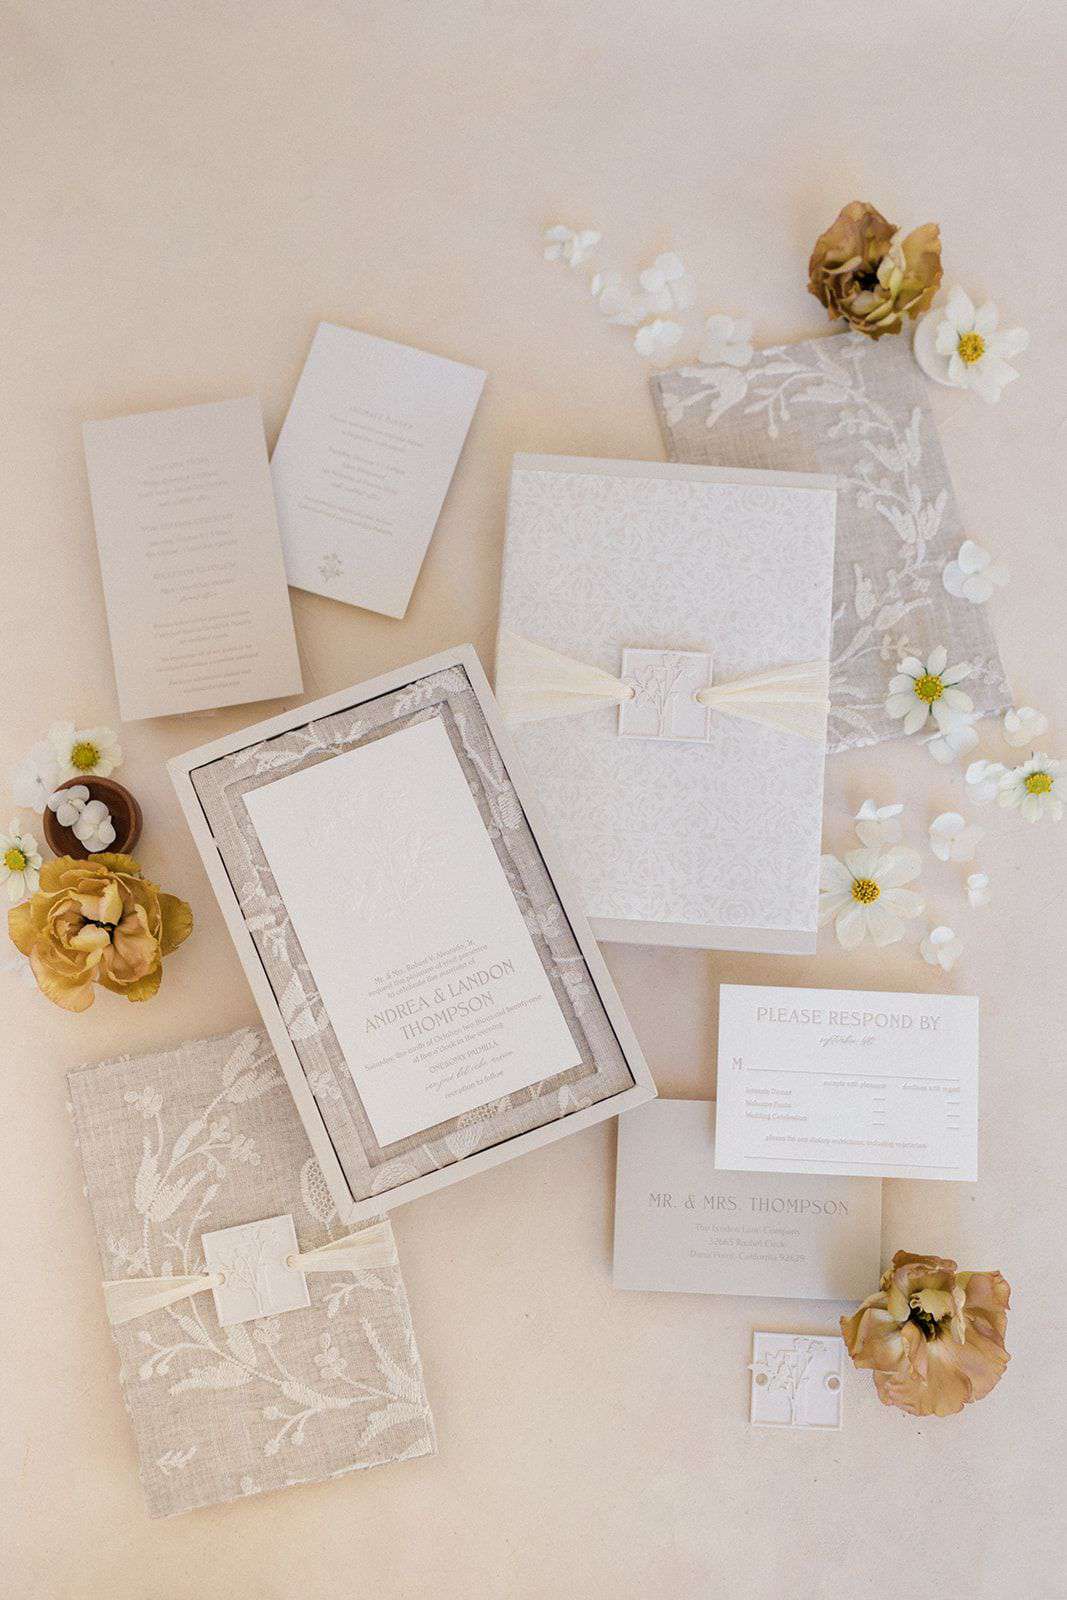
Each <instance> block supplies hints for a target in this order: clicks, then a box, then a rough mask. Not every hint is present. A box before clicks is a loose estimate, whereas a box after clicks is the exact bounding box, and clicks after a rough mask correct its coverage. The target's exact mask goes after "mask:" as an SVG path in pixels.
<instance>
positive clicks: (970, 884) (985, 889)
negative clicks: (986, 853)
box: [967, 872, 992, 908]
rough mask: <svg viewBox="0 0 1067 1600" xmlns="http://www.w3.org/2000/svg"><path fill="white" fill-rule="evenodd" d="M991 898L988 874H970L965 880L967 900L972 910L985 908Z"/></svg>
mask: <svg viewBox="0 0 1067 1600" xmlns="http://www.w3.org/2000/svg"><path fill="white" fill-rule="evenodd" d="M991 897H992V890H991V889H990V887H989V874H988V872H972V873H970V874H969V876H968V878H967V899H968V901H969V903H970V905H971V906H972V907H974V908H977V907H978V906H987V905H988V904H989V901H990V899H991Z"/></svg>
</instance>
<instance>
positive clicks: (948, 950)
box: [919, 924, 963, 972]
mask: <svg viewBox="0 0 1067 1600" xmlns="http://www.w3.org/2000/svg"><path fill="white" fill-rule="evenodd" d="M919 949H920V950H921V951H922V955H923V960H924V961H928V962H929V963H930V965H931V966H932V967H940V968H941V969H942V971H944V972H951V971H952V968H953V967H954V966H955V965H956V962H957V961H958V960H959V958H960V956H961V955H962V954H963V943H962V940H960V939H959V938H958V937H957V935H956V934H955V933H953V931H952V929H951V928H946V927H945V926H944V924H942V925H941V926H940V927H939V928H931V929H930V932H929V933H928V934H927V935H926V938H925V939H924V940H923V942H922V944H921V945H920V946H919Z"/></svg>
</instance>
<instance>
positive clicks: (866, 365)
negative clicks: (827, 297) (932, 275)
mask: <svg viewBox="0 0 1067 1600" xmlns="http://www.w3.org/2000/svg"><path fill="white" fill-rule="evenodd" d="M651 382H652V395H653V398H654V400H655V402H656V408H657V410H658V412H659V418H660V424H661V426H662V429H663V433H664V437H665V439H666V443H667V451H668V454H669V455H670V458H671V460H672V461H684V462H689V463H696V464H700V465H706V466H724V467H763V468H773V469H776V470H785V471H800V472H825V473H833V474H834V475H835V477H836V478H837V480H838V497H837V502H838V503H837V553H836V558H835V562H834V613H833V645H832V649H831V658H830V702H831V708H830V719H829V727H828V737H827V749H828V750H829V751H830V752H833V751H837V750H849V749H852V748H854V747H856V746H859V745H868V744H878V743H880V742H881V741H882V740H883V739H897V738H900V737H901V723H900V722H899V721H894V720H893V719H892V718H890V717H887V716H886V713H885V698H886V691H887V688H888V684H889V680H890V678H891V677H892V675H893V671H894V668H895V667H896V664H897V662H898V661H899V660H900V659H901V658H902V657H903V656H906V655H917V656H921V657H922V658H923V659H924V660H925V658H926V656H927V655H928V654H929V653H930V651H931V650H932V649H934V648H935V647H936V646H937V645H941V644H943V645H945V647H946V648H947V650H948V653H949V661H950V662H952V663H956V662H960V661H969V662H970V663H971V664H972V666H973V668H974V671H973V672H972V674H971V676H970V677H969V678H968V679H967V681H966V683H965V684H964V685H963V687H964V688H965V689H966V691H967V693H968V694H969V695H970V696H971V698H972V700H973V701H974V705H975V710H976V711H979V712H983V713H993V712H1000V711H1004V710H1006V709H1007V707H1008V706H1010V705H1011V703H1012V700H1011V691H1010V689H1009V688H1008V684H1007V680H1006V678H1005V676H1004V668H1003V667H1002V665H1001V662H1000V656H999V654H998V653H997V646H996V641H995V639H994V637H993V631H992V628H991V627H990V623H989V619H988V616H987V614H986V610H985V608H984V607H983V606H975V605H972V604H971V603H970V601H969V600H962V599H956V598H955V597H954V596H952V595H950V594H948V593H947V591H946V590H945V588H944V585H943V584H942V582H941V573H942V571H943V570H944V567H945V564H946V563H947V562H948V561H950V560H951V559H952V558H953V557H954V556H955V554H956V552H957V550H958V549H959V547H960V545H961V544H962V543H963V540H964V538H965V537H966V534H965V533H964V532H963V529H962V526H961V522H960V514H959V508H958V506H957V505H956V498H955V495H954V494H953V491H952V483H951V481H950V479H949V476H948V469H947V467H946V465H945V458H944V455H943V453H942V450H941V444H940V440H939V439H938V436H937V429H936V427H935V426H934V419H933V416H932V414H931V411H930V407H929V405H928V403H927V399H926V392H925V388H924V382H923V378H922V375H921V374H920V372H919V369H918V368H917V367H916V365H915V362H914V360H913V359H912V354H911V341H910V338H909V337H905V336H903V335H902V336H901V337H900V338H898V339H880V340H879V341H878V343H877V344H874V343H873V342H872V341H871V340H870V339H866V338H864V336H863V335H862V334H859V333H847V334H838V335H833V336H831V337H829V338H821V339H807V340H804V341H803V342H802V343H799V344H791V345H776V346H774V347H773V348H771V349H767V350H758V351H757V352H756V354H755V355H754V357H753V359H752V363H751V365H750V366H748V367H744V368H738V367H726V366H723V367H700V366H697V367H678V368H677V369H675V370H673V371H670V372H664V373H659V374H657V375H656V376H655V377H654V378H653V379H652V380H651Z"/></svg>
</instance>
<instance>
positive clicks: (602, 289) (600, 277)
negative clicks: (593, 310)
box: [589, 272, 650, 328]
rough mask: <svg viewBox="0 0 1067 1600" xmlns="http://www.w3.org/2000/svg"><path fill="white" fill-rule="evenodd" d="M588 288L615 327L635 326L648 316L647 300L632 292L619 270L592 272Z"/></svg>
mask: <svg viewBox="0 0 1067 1600" xmlns="http://www.w3.org/2000/svg"><path fill="white" fill-rule="evenodd" d="M589 290H590V293H591V294H592V296H593V299H594V300H595V301H596V303H597V305H598V306H599V308H600V310H601V311H602V313H603V314H604V316H605V317H607V319H608V321H609V322H612V323H614V324H615V325H616V327H620V328H636V327H637V326H638V324H639V323H642V322H644V320H645V318H646V317H647V316H648V313H649V310H650V307H649V304H648V302H647V300H646V299H645V297H644V296H643V295H640V294H635V293H634V291H633V290H632V289H631V288H630V285H629V284H628V283H627V282H626V280H625V278H624V277H623V276H622V273H621V272H597V273H594V275H593V277H592V278H591V279H590V282H589Z"/></svg>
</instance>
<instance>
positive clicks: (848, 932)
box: [834, 900, 867, 950]
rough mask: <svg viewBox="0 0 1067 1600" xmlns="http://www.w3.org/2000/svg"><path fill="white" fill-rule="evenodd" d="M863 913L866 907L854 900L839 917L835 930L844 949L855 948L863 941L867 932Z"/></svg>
mask: <svg viewBox="0 0 1067 1600" xmlns="http://www.w3.org/2000/svg"><path fill="white" fill-rule="evenodd" d="M863 913H864V907H863V906H861V905H860V904H859V902H858V901H856V900H853V901H852V903H851V905H849V906H847V907H846V908H845V910H844V911H842V912H841V914H840V916H839V917H838V919H837V921H836V923H835V924H834V931H835V932H836V934H837V942H838V944H840V945H841V947H842V949H844V950H854V949H855V948H856V946H857V945H858V944H862V943H863V940H864V938H865V936H866V933H867V923H866V919H865V917H864V914H863Z"/></svg>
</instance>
